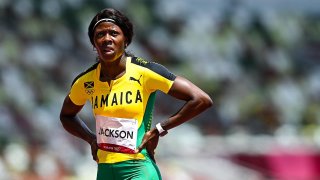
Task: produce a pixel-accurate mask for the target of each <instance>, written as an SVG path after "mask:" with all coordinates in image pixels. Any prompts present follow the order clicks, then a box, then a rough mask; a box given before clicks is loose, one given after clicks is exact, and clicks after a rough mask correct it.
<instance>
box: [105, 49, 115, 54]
mask: <svg viewBox="0 0 320 180" xmlns="http://www.w3.org/2000/svg"><path fill="white" fill-rule="evenodd" d="M113 51H114V50H113V48H105V49H103V52H104V53H110V52H113Z"/></svg>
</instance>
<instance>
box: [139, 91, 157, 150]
mask: <svg viewBox="0 0 320 180" xmlns="http://www.w3.org/2000/svg"><path fill="white" fill-rule="evenodd" d="M155 100H156V92H153V93H151V94H150V96H149V99H148V103H147V105H146V110H145V113H144V116H143V120H142V123H141V126H140V127H139V129H138V137H137V147H138V146H139V145H140V144H141V142H142V139H143V135H144V134H145V132H147V131H149V130H150V128H151V124H152V116H153V107H154V102H155ZM141 153H143V154H146V150H145V149H144V150H142V152H141Z"/></svg>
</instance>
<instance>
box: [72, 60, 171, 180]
mask: <svg viewBox="0 0 320 180" xmlns="http://www.w3.org/2000/svg"><path fill="white" fill-rule="evenodd" d="M100 70H101V64H100V63H96V64H94V65H93V66H92V67H90V68H89V69H88V70H86V71H85V72H83V73H81V74H80V75H79V76H77V77H76V78H75V80H74V81H73V83H72V87H71V90H70V94H69V97H70V99H71V101H72V102H73V103H74V104H76V105H84V104H85V103H86V101H87V100H89V101H90V102H91V106H92V109H93V114H94V116H95V120H96V135H97V143H98V146H99V150H98V158H99V165H98V175H97V179H146V180H148V179H161V176H160V173H159V170H158V168H157V166H156V165H155V164H154V162H153V161H152V160H150V158H149V156H148V154H147V151H146V150H145V149H143V150H142V151H141V153H138V154H134V151H135V150H136V149H137V147H138V146H139V145H140V144H141V142H142V138H143V136H144V134H145V132H147V131H149V130H150V128H151V122H152V110H153V105H154V100H155V93H156V90H161V91H162V92H164V93H167V92H168V91H169V90H170V88H171V86H172V84H173V81H174V79H175V78H176V76H175V75H174V74H172V73H171V72H169V71H168V70H167V69H166V68H165V67H163V66H161V65H159V64H156V63H153V62H148V61H146V60H143V59H141V58H137V57H128V58H127V60H126V72H125V74H124V75H123V76H121V77H120V78H118V79H116V80H112V81H111V82H110V84H109V83H108V82H101V81H100V80H99V77H100Z"/></svg>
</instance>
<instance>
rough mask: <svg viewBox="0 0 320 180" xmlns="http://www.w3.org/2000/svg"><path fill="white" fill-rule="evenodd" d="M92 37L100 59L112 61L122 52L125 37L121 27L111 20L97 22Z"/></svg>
mask: <svg viewBox="0 0 320 180" xmlns="http://www.w3.org/2000/svg"><path fill="white" fill-rule="evenodd" d="M93 39H94V45H95V48H96V49H97V51H98V54H99V58H100V61H104V62H113V61H115V60H117V59H118V58H120V57H121V56H122V54H123V53H124V50H125V46H126V44H125V43H126V38H125V36H124V34H123V32H122V30H121V28H120V27H119V26H117V25H115V24H113V23H112V22H101V23H100V24H98V26H97V27H96V28H95V31H94V36H93Z"/></svg>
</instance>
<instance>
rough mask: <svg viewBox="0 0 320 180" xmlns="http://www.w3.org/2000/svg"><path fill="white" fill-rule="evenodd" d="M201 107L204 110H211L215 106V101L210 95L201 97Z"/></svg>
mask: <svg viewBox="0 0 320 180" xmlns="http://www.w3.org/2000/svg"><path fill="white" fill-rule="evenodd" d="M199 102H200V106H201V107H202V108H203V110H205V109H208V108H210V107H211V106H212V105H213V101H212V99H211V98H210V96H209V95H207V94H204V95H201V97H199Z"/></svg>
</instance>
